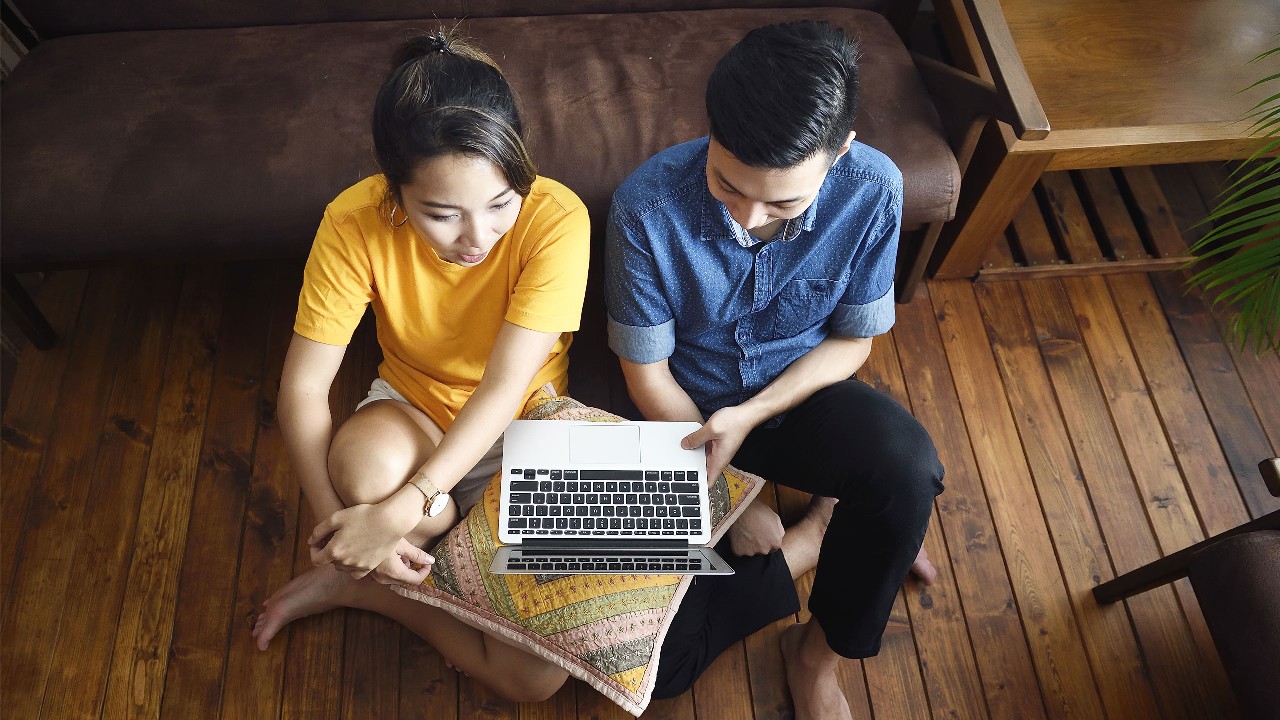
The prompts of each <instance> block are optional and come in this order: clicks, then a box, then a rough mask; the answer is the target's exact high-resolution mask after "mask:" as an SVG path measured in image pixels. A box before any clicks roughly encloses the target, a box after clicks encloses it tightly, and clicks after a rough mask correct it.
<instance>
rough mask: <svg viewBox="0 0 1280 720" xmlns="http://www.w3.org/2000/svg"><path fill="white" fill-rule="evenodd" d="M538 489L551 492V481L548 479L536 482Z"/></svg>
mask: <svg viewBox="0 0 1280 720" xmlns="http://www.w3.org/2000/svg"><path fill="white" fill-rule="evenodd" d="M538 489H539V490H541V491H542V492H544V493H548V492H551V481H550V480H542V481H540V482H539V483H538Z"/></svg>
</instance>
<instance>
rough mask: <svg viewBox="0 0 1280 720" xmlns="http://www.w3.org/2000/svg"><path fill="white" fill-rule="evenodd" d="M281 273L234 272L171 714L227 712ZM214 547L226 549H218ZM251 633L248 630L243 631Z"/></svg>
mask: <svg viewBox="0 0 1280 720" xmlns="http://www.w3.org/2000/svg"><path fill="white" fill-rule="evenodd" d="M273 282H274V273H271V272H268V271H265V270H261V269H256V270H250V269H248V268H245V267H240V266H231V267H228V272H227V286H226V288H225V290H224V291H223V292H224V297H225V298H226V304H225V310H224V312H223V316H222V328H221V330H220V332H219V337H218V346H219V352H218V356H217V362H216V364H215V369H214V378H213V391H212V397H211V400H210V403H209V415H208V418H207V419H206V421H205V422H206V430H205V433H204V444H203V447H202V448H201V453H200V467H199V470H198V471H197V472H196V474H195V476H194V477H193V478H187V479H188V481H194V486H195V487H194V494H193V496H192V508H193V512H192V514H191V518H190V521H189V525H188V533H187V538H186V540H187V544H186V553H185V556H184V559H183V562H182V575H181V578H180V580H179V585H178V597H177V607H178V608H179V610H180V612H179V613H178V615H177V617H175V618H174V627H173V637H172V644H171V646H170V652H171V654H172V658H171V660H170V663H169V672H168V673H167V674H166V675H165V684H164V700H163V703H162V704H161V712H160V716H161V717H166V718H189V717H195V716H197V715H199V714H201V713H207V712H209V709H210V708H216V707H218V706H219V702H220V700H221V697H222V681H223V672H224V669H225V663H226V655H227V634H228V629H229V628H230V626H231V611H232V606H233V604H234V601H235V588H236V571H237V564H238V561H239V556H240V552H239V549H240V540H241V538H242V536H243V524H244V517H245V504H246V501H247V499H248V490H249V481H250V473H251V468H252V457H253V448H254V442H255V438H256V433H257V425H258V423H257V418H258V405H259V402H260V400H261V397H262V374H263V371H264V366H265V362H266V347H267V339H268V333H269V331H270V320H271V314H270V313H267V312H263V311H262V309H263V308H264V307H271V299H272V292H271V291H272V284H273ZM213 548H222V549H224V550H223V551H221V552H211V551H212V550H213ZM237 629H243V626H239V625H238V626H237Z"/></svg>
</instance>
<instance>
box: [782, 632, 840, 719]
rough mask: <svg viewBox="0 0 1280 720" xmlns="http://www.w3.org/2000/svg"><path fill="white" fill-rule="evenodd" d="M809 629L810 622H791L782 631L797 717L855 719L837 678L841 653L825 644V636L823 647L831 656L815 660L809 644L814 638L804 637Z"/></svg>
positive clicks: (788, 680)
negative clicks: (837, 667) (838, 654)
mask: <svg viewBox="0 0 1280 720" xmlns="http://www.w3.org/2000/svg"><path fill="white" fill-rule="evenodd" d="M811 622H812V621H811ZM806 629H807V625H792V626H791V627H789V628H787V629H786V630H784V631H782V639H781V644H782V659H783V661H785V662H786V665H787V687H788V688H789V689H790V690H791V702H792V704H793V705H794V706H795V717H796V720H853V711H852V710H850V709H849V701H848V700H847V699H846V698H845V696H844V692H843V691H842V690H841V689H840V683H839V681H837V680H836V673H835V667H836V665H835V663H838V662H839V659H838V656H836V655H835V653H834V652H832V651H831V649H830V648H828V647H826V639H825V638H823V639H821V643H822V650H825V652H826V653H828V654H829V655H830V656H831V657H822V658H818V659H816V661H815V658H814V657H812V656H811V655H812V653H811V652H809V651H808V650H809V649H808V648H807V647H806V645H810V644H812V639H809V638H806V637H805V632H806ZM814 629H815V630H816V628H814ZM822 650H820V651H819V652H821V651H822ZM832 657H834V658H835V660H834V661H833V660H832Z"/></svg>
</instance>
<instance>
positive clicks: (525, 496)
mask: <svg viewBox="0 0 1280 720" xmlns="http://www.w3.org/2000/svg"><path fill="white" fill-rule="evenodd" d="M511 484H512V485H515V483H511ZM529 484H530V485H532V484H533V483H529ZM530 489H532V488H530ZM511 502H513V503H531V502H533V495H532V494H531V493H527V492H513V493H511Z"/></svg>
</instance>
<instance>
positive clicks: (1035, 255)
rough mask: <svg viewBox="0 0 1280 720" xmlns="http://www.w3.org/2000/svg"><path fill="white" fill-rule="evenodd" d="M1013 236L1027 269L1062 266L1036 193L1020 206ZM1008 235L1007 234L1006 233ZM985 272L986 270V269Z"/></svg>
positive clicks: (1012, 224) (1014, 221) (1015, 219)
mask: <svg viewBox="0 0 1280 720" xmlns="http://www.w3.org/2000/svg"><path fill="white" fill-rule="evenodd" d="M1010 228H1011V229H1012V230H1013V236H1014V238H1015V239H1016V240H1017V243H1016V244H1017V248H1018V251H1019V255H1021V256H1022V260H1023V263H1024V264H1025V266H1026V267H1036V266H1038V265H1060V264H1061V263H1062V258H1060V257H1058V248H1057V247H1056V246H1054V244H1053V238H1052V237H1051V236H1050V235H1049V227H1048V226H1047V225H1045V222H1044V215H1043V214H1042V213H1041V212H1040V203H1039V201H1037V200H1036V196H1035V194H1034V193H1030V194H1028V195H1027V197H1026V198H1025V199H1024V200H1023V201H1022V204H1021V205H1019V206H1018V214H1016V215H1014V216H1013V220H1012V221H1011V222H1010ZM1006 234H1007V233H1006ZM984 272H985V268H984Z"/></svg>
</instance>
